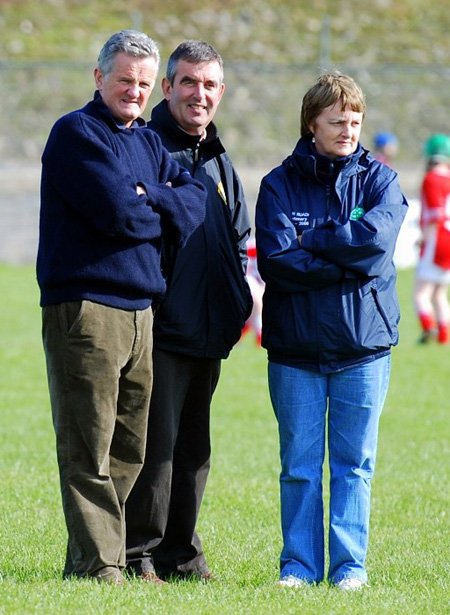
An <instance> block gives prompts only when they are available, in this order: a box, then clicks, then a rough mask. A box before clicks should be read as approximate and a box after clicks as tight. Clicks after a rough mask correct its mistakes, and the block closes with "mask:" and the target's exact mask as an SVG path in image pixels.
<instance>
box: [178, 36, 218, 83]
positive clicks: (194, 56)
mask: <svg viewBox="0 0 450 615" xmlns="http://www.w3.org/2000/svg"><path fill="white" fill-rule="evenodd" d="M180 60H184V61H185V62H190V63H191V64H203V62H217V64H218V65H219V66H220V70H221V72H222V79H223V61H222V58H221V56H220V54H219V52H218V51H216V49H214V47H213V46H212V45H210V44H209V43H204V42H203V41H194V40H187V41H184V42H182V43H180V44H179V45H178V47H177V48H176V49H175V51H173V52H172V54H171V56H170V58H169V61H168V62H167V69H166V78H167V79H168V80H169V82H170V84H171V85H173V83H174V80H175V75H176V73H177V67H178V62H179V61H180Z"/></svg>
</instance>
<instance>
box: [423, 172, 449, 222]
mask: <svg viewBox="0 0 450 615" xmlns="http://www.w3.org/2000/svg"><path fill="white" fill-rule="evenodd" d="M446 221H450V169H449V168H448V167H447V168H445V169H442V170H439V171H438V170H436V169H433V170H431V171H428V172H427V173H426V174H425V177H424V179H423V182H422V212H421V217H420V225H421V227H422V228H423V227H425V226H427V225H429V224H435V223H438V222H446Z"/></svg>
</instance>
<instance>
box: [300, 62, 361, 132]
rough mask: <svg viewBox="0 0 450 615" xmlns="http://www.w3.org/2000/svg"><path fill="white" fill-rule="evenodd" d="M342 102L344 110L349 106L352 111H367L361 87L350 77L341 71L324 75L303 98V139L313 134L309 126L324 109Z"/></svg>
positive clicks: (301, 117)
mask: <svg viewBox="0 0 450 615" xmlns="http://www.w3.org/2000/svg"><path fill="white" fill-rule="evenodd" d="M338 100H340V101H341V105H342V109H344V108H345V107H346V106H347V105H349V106H350V109H351V110H352V111H356V112H357V113H362V114H363V116H364V113H365V110H366V101H365V98H364V94H363V92H362V90H361V88H360V87H359V85H358V84H357V83H356V82H355V81H354V80H353V79H352V78H351V77H349V76H348V75H344V74H343V73H340V72H339V71H333V72H330V73H324V74H323V75H321V76H320V77H319V78H318V79H317V81H316V83H315V84H314V85H313V86H312V87H311V88H310V89H309V90H308V91H307V92H306V94H305V95H304V97H303V102H302V110H301V114H300V133H301V136H302V137H305V136H307V135H308V134H311V131H310V129H309V125H310V124H312V122H313V121H314V120H315V119H316V117H317V116H319V115H320V114H321V113H322V111H323V110H324V109H326V108H327V107H330V106H331V105H334V104H335V103H336V102H337V101H338Z"/></svg>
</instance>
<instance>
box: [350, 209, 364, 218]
mask: <svg viewBox="0 0 450 615" xmlns="http://www.w3.org/2000/svg"><path fill="white" fill-rule="evenodd" d="M365 213H366V212H365V211H364V209H363V208H362V207H355V209H354V210H353V211H352V212H351V214H350V220H359V219H360V218H362V217H363V216H364V214H365Z"/></svg>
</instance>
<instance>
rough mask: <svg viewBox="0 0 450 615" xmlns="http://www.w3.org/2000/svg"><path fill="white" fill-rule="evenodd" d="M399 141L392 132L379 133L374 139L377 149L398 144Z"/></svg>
mask: <svg viewBox="0 0 450 615" xmlns="http://www.w3.org/2000/svg"><path fill="white" fill-rule="evenodd" d="M397 141H398V139H397V137H396V136H395V135H394V134H393V133H392V132H385V131H381V132H377V133H376V134H375V137H374V139H373V142H374V144H375V147H384V146H385V145H389V144H390V143H392V144H394V143H397Z"/></svg>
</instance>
